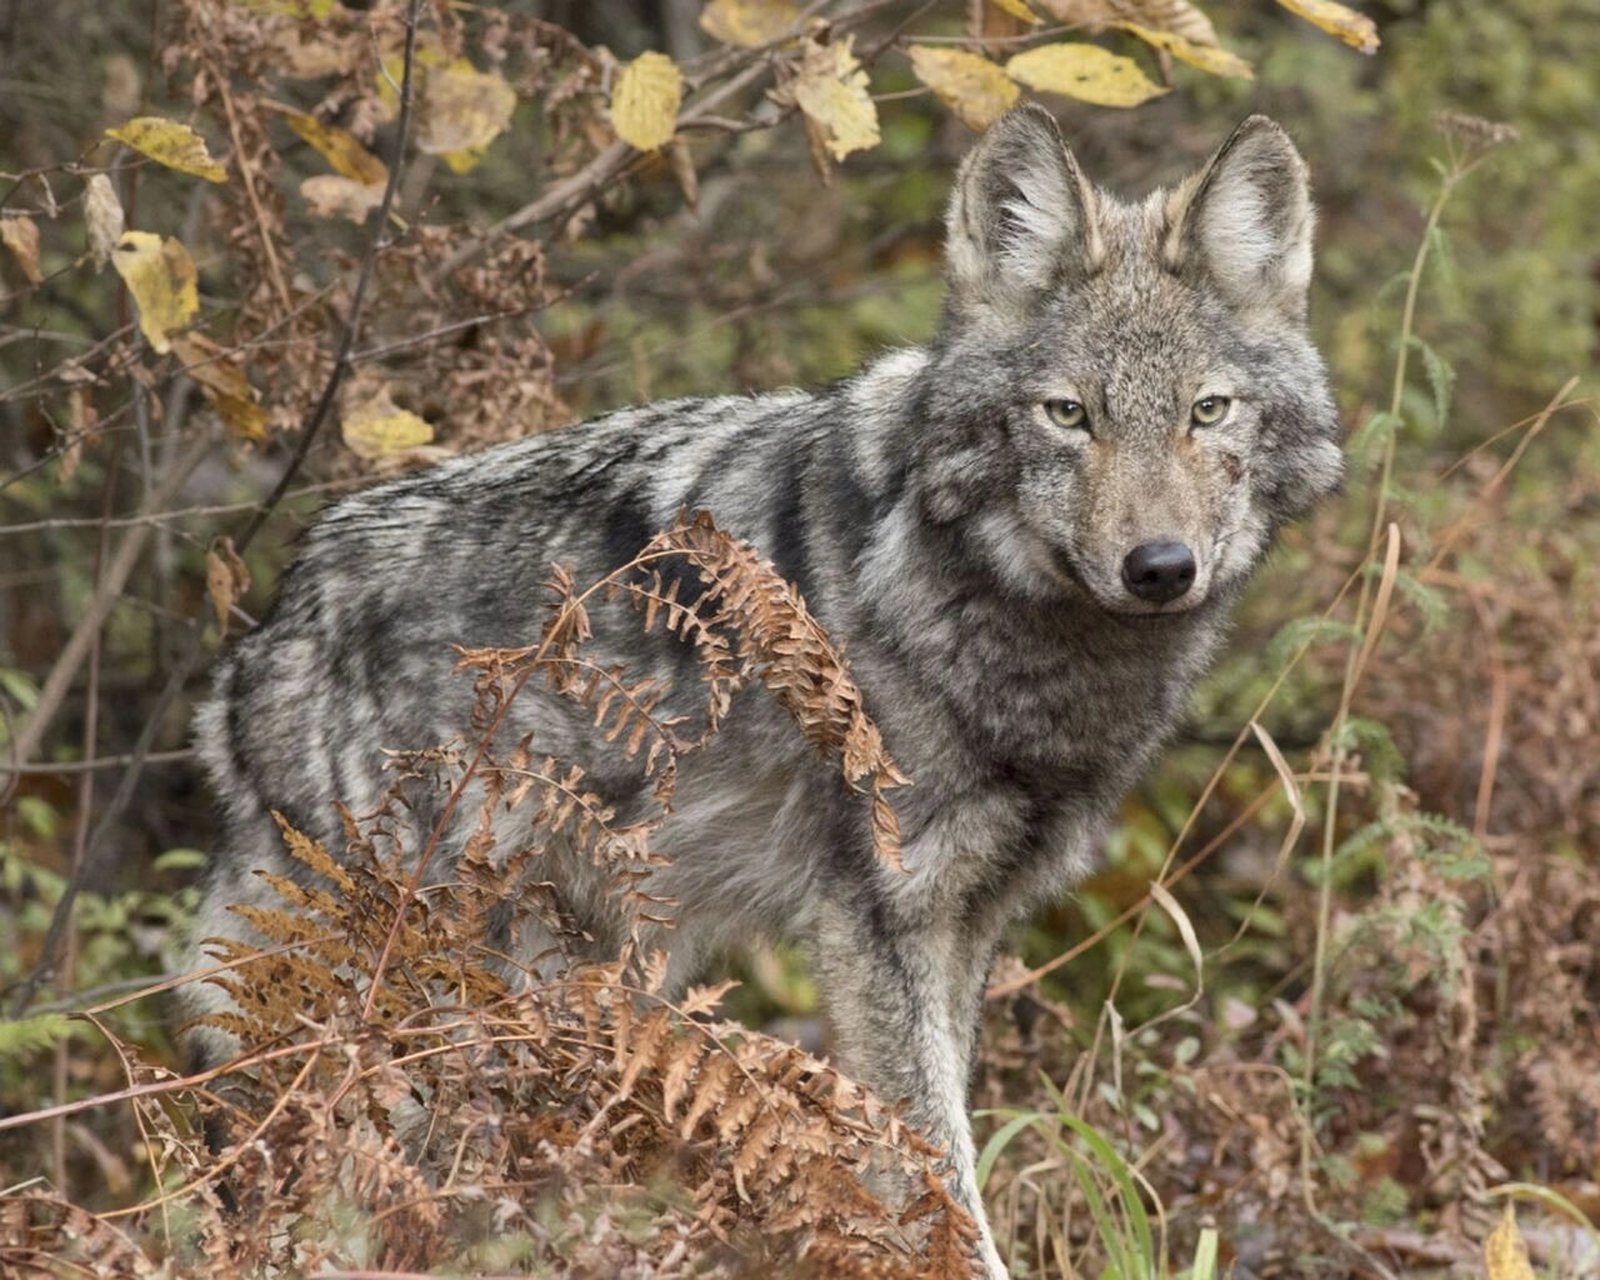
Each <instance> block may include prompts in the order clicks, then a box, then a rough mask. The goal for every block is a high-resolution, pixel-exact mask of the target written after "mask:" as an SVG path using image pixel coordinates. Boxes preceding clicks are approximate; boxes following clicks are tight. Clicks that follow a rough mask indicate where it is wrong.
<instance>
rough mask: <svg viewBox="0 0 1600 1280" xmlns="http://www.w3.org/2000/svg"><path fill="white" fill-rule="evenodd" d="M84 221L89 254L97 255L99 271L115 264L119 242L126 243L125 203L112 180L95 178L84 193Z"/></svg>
mask: <svg viewBox="0 0 1600 1280" xmlns="http://www.w3.org/2000/svg"><path fill="white" fill-rule="evenodd" d="M83 220H84V222H85V223H86V224H87V225H88V228H89V252H90V253H92V254H94V263H95V270H97V271H98V270H100V269H102V268H103V267H104V266H105V265H106V263H108V262H110V261H111V255H112V253H113V252H114V251H115V250H116V247H117V241H118V240H120V239H122V201H120V200H118V199H117V190H116V188H115V187H113V186H112V185H111V179H110V178H108V177H106V175H105V174H103V173H96V174H92V175H91V176H90V178H89V182H88V185H87V186H86V187H85V188H84V192H83Z"/></svg>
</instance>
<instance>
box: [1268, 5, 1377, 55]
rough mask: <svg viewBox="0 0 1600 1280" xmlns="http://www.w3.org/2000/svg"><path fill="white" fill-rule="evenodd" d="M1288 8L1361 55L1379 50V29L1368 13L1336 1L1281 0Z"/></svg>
mask: <svg viewBox="0 0 1600 1280" xmlns="http://www.w3.org/2000/svg"><path fill="white" fill-rule="evenodd" d="M1278 3H1279V4H1281V5H1282V6H1283V7H1284V8H1285V9H1287V10H1288V11H1289V12H1290V13H1292V14H1294V15H1296V16H1297V17H1301V18H1304V19H1305V20H1306V21H1307V22H1309V23H1310V24H1311V25H1312V26H1314V27H1319V28H1321V29H1322V30H1323V31H1326V32H1327V33H1328V34H1329V35H1331V36H1338V37H1339V39H1341V40H1343V41H1344V42H1345V43H1346V44H1347V45H1349V46H1350V47H1351V48H1352V49H1359V50H1360V51H1361V52H1362V53H1376V52H1377V51H1378V27H1377V24H1376V23H1374V22H1373V21H1372V19H1371V18H1369V17H1367V16H1366V15H1365V14H1362V13H1357V12H1356V11H1355V10H1354V9H1351V8H1349V7H1347V6H1345V5H1342V4H1336V3H1334V0H1278Z"/></svg>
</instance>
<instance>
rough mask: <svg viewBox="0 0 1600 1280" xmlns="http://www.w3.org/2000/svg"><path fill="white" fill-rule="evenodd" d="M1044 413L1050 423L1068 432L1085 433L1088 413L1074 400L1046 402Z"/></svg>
mask: <svg viewBox="0 0 1600 1280" xmlns="http://www.w3.org/2000/svg"><path fill="white" fill-rule="evenodd" d="M1044 411H1045V413H1046V414H1047V415H1049V418H1050V421H1051V422H1053V423H1055V424H1056V426H1058V427H1065V428H1066V429H1067V430H1068V431H1087V430H1088V429H1089V411H1088V410H1087V409H1085V408H1084V407H1083V406H1082V405H1081V404H1079V403H1078V402H1077V401H1076V400H1046V401H1045V402H1044Z"/></svg>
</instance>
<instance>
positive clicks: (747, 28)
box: [700, 0, 800, 49]
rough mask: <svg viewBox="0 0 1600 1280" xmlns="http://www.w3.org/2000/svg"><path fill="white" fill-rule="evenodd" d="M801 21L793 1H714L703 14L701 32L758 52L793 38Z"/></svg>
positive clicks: (797, 7) (712, 0)
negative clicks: (790, 36) (760, 48)
mask: <svg viewBox="0 0 1600 1280" xmlns="http://www.w3.org/2000/svg"><path fill="white" fill-rule="evenodd" d="M799 21H800V8H799V6H798V5H796V4H794V3H792V0H711V3H710V4H708V5H707V6H706V7H705V8H704V9H702V10H701V11H700V29H701V30H702V31H704V32H705V33H706V34H707V35H708V36H710V37H711V38H712V39H713V40H720V41H722V43H723V44H732V45H738V46H739V47H740V48H741V49H755V48H759V47H760V46H761V45H764V44H771V43H772V42H773V41H774V40H781V39H783V38H784V37H785V36H787V35H790V34H791V33H792V32H793V31H794V29H795V26H796V25H797V24H798V23H799Z"/></svg>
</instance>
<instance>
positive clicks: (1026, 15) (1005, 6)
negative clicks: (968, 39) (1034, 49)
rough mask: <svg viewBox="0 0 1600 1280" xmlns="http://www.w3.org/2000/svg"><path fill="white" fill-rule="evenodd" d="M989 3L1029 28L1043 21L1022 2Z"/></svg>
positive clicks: (992, 1) (998, 0) (1002, 1)
mask: <svg viewBox="0 0 1600 1280" xmlns="http://www.w3.org/2000/svg"><path fill="white" fill-rule="evenodd" d="M989 3H990V4H992V5H993V6H994V7H995V8H996V9H998V10H1000V12H1001V13H1009V14H1010V15H1011V16H1012V17H1013V18H1020V19H1022V21H1023V22H1026V23H1027V24H1028V25H1029V26H1032V27H1036V26H1038V25H1039V23H1040V22H1042V21H1043V19H1042V18H1040V17H1039V15H1038V14H1036V13H1035V12H1034V11H1033V10H1032V9H1030V8H1028V6H1027V5H1025V4H1024V3H1023V2H1022V0H989ZM924 83H926V81H924ZM928 87H929V88H932V87H933V86H932V85H929V86H928ZM934 92H935V93H937V92H938V90H937V89H935V90H934Z"/></svg>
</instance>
